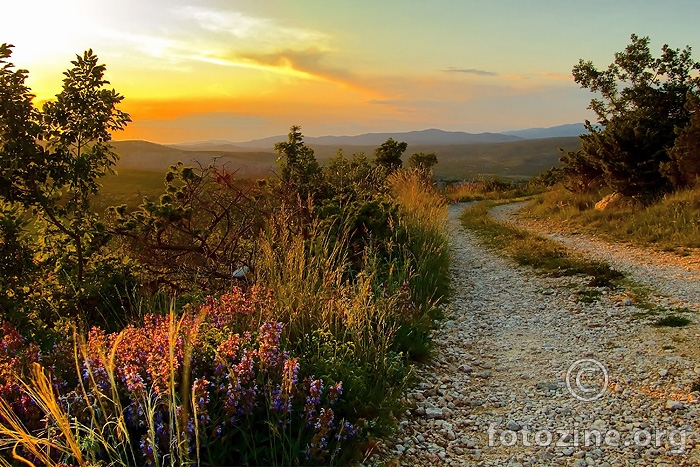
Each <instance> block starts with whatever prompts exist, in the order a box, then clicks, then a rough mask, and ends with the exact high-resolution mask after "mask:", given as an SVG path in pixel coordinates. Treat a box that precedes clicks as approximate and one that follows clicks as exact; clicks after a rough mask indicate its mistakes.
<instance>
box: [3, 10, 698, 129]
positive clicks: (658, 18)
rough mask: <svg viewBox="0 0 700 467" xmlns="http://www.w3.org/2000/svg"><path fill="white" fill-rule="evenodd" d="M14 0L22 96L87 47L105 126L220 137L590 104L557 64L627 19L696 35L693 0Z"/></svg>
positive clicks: (597, 47)
mask: <svg viewBox="0 0 700 467" xmlns="http://www.w3.org/2000/svg"><path fill="white" fill-rule="evenodd" d="M670 3H672V4H674V5H675V6H673V7H671V5H669V3H668V2H667V3H665V4H664V5H660V4H658V3H657V2H650V1H649V2H647V1H644V2H641V1H624V2H614V3H611V2H598V1H594V2H588V3H586V4H585V5H584V4H582V3H580V2H570V1H563V2H548V1H544V0H541V1H533V2H519V1H514V0H513V1H506V0H500V1H492V2H481V1H476V0H475V1H447V0H443V1H439V2H430V3H427V2H412V1H411V2H403V1H386V2H385V1H382V2H372V1H358V2H329V1H325V2H323V1H312V0H303V1H302V0H300V1H294V2H284V1H269V2H268V1H265V2H256V1H224V0H215V1H196V0H173V1H164V0H155V1H135V0H127V1H121V2H108V1H105V0H95V1H87V0H67V1H60V2H56V1H49V0H28V1H24V2H14V3H13V4H11V5H9V6H4V7H3V8H4V11H3V13H4V16H5V17H6V18H10V21H7V22H4V23H8V24H3V28H2V34H1V36H2V37H0V42H8V43H11V44H14V45H15V48H14V52H13V57H12V61H13V63H15V65H17V66H18V67H20V68H26V69H28V70H29V71H30V78H29V84H30V86H31V87H32V89H33V91H34V93H35V94H36V96H37V97H36V100H37V103H41V102H42V101H44V100H47V99H50V98H52V96H53V95H55V94H56V93H57V92H59V90H60V87H61V79H62V72H63V71H65V70H66V69H67V68H68V67H70V61H71V60H72V59H73V58H74V57H75V54H79V53H82V51H83V50H86V49H88V48H92V49H93V50H94V51H95V53H97V55H98V56H99V57H100V60H101V61H102V62H103V63H105V64H106V65H107V76H108V79H110V81H111V83H112V86H113V87H114V88H115V89H116V90H117V91H118V92H120V93H121V94H123V95H124V96H125V97H126V99H125V100H124V103H123V109H124V110H126V111H127V112H129V113H130V114H131V116H132V119H133V123H132V124H131V125H129V127H128V128H127V130H126V131H125V132H123V133H121V134H118V135H115V137H116V138H117V139H146V140H150V141H157V142H182V141H195V140H207V139H226V140H230V141H242V140H249V139H253V138H258V137H264V136H270V135H277V134H283V133H285V132H286V130H287V128H288V127H289V126H290V125H292V124H299V125H301V126H302V128H303V129H304V132H305V134H307V135H310V136H320V135H325V134H358V133H363V132H371V131H407V130H420V129H425V128H441V129H444V130H461V131H469V132H481V131H502V130H510V129H518V128H527V127H536V126H554V125H559V124H563V123H576V122H581V121H583V120H584V119H586V118H592V114H591V113H590V112H589V111H588V110H586V107H587V105H588V101H589V100H590V97H591V96H590V95H589V94H588V93H587V92H586V91H584V90H580V89H579V88H578V86H577V85H576V84H575V83H574V82H573V80H572V78H571V74H570V73H571V68H572V66H573V65H574V64H575V63H576V62H577V61H578V59H579V58H585V59H591V60H593V61H594V62H595V63H597V64H600V65H601V66H605V65H607V64H608V63H610V61H611V60H612V53H611V51H614V50H620V49H621V48H623V47H624V46H625V45H626V44H627V43H628V41H629V36H630V34H631V33H636V34H639V35H648V36H650V37H651V39H652V45H653V47H654V49H655V51H658V50H659V49H660V47H661V45H662V44H663V43H669V45H671V46H672V47H684V46H685V45H686V44H687V45H691V46H693V45H696V44H700V34H699V33H698V32H697V28H696V27H695V25H694V24H693V22H694V19H695V18H697V14H698V13H700V4H697V3H696V2H691V1H687V2H681V1H675V2H674V1H672V2H670Z"/></svg>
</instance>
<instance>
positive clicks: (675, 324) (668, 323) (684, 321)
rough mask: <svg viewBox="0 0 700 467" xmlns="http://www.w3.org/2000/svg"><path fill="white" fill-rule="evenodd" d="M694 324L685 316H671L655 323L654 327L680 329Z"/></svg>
mask: <svg viewBox="0 0 700 467" xmlns="http://www.w3.org/2000/svg"><path fill="white" fill-rule="evenodd" d="M689 324H692V321H691V320H689V319H688V318H686V317H685V316H677V315H671V316H666V317H664V318H660V319H658V320H656V321H655V322H654V326H665V327H672V328H680V327H683V326H687V325H689Z"/></svg>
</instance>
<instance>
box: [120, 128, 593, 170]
mask: <svg viewBox="0 0 700 467" xmlns="http://www.w3.org/2000/svg"><path fill="white" fill-rule="evenodd" d="M382 135H384V134H382ZM396 139H400V140H402V141H403V140H404V138H403V137H399V136H397V137H396ZM279 140H280V139H278V141H279ZM310 140H313V138H306V139H305V142H307V144H308V145H309V146H310V147H312V148H313V149H314V151H315V154H316V158H317V159H318V160H319V162H320V163H321V164H325V163H326V162H327V161H328V159H330V158H331V157H334V156H335V155H336V154H337V153H338V149H342V150H343V151H344V153H345V154H346V155H347V156H350V155H352V154H354V153H360V152H364V153H365V154H367V155H368V156H369V157H370V158H371V157H372V154H373V153H374V150H375V148H376V147H377V146H378V144H377V145H374V144H367V145H350V144H344V143H337V144H318V143H313V142H311V141H310ZM385 140H386V139H384V140H383V141H385ZM324 141H325V140H324ZM353 141H354V140H353ZM383 141H382V142H383ZM380 144H381V143H380ZM113 145H114V147H115V149H116V151H117V153H118V154H119V155H120V156H121V158H120V160H119V162H118V164H117V170H118V171H119V170H122V171H124V170H127V171H153V172H159V173H161V174H162V173H165V171H166V170H167V169H168V167H169V166H170V165H173V164H175V163H177V162H178V161H182V162H184V163H185V164H190V165H196V164H202V165H207V164H209V163H211V162H212V161H214V160H216V161H217V163H218V164H222V165H226V166H227V167H228V168H229V170H237V171H238V172H237V173H238V174H240V175H242V176H256V177H264V176H268V175H272V174H273V171H274V170H275V168H276V164H275V160H276V157H277V155H276V153H275V152H274V151H273V150H272V149H271V148H270V149H268V150H265V149H257V150H256V149H252V148H251V149H246V148H243V147H241V146H240V145H239V143H237V144H236V145H232V144H228V143H226V142H221V141H218V142H208V143H196V144H190V145H177V146H165V145H160V144H156V143H149V142H147V141H114V142H113ZM579 146H580V143H579V139H578V138H577V137H562V138H541V139H521V138H517V139H515V140H512V141H502V142H480V143H461V144H455V143H453V144H437V143H432V144H431V143H424V144H410V143H409V146H408V150H407V151H406V153H405V155H404V159H405V160H406V159H408V157H409V155H410V154H413V153H414V152H435V153H436V154H437V156H438V165H437V166H436V167H435V176H436V177H437V178H443V179H462V178H470V177H473V176H475V175H479V174H482V175H496V176H501V177H506V178H528V177H531V176H533V175H536V174H538V173H539V172H541V171H542V170H545V169H547V168H549V167H551V166H552V165H556V164H557V163H558V159H559V157H560V155H561V154H560V153H559V151H558V148H559V147H562V148H564V149H566V150H575V149H578V148H579ZM185 148H189V149H185Z"/></svg>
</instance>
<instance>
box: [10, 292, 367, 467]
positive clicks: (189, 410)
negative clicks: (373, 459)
mask: <svg viewBox="0 0 700 467" xmlns="http://www.w3.org/2000/svg"><path fill="white" fill-rule="evenodd" d="M233 294H234V295H233V297H228V296H224V297H222V298H221V299H220V300H213V299H210V300H209V301H208V302H207V305H205V306H204V307H203V308H202V309H200V310H199V311H196V312H189V313H185V314H183V315H182V316H181V317H180V318H177V317H175V315H173V314H170V316H165V317H162V316H155V315H147V316H146V317H145V318H144V323H143V326H142V327H136V326H133V325H130V326H127V327H126V328H125V329H124V330H123V331H121V332H119V333H112V334H107V333H105V332H104V331H103V330H101V329H99V328H93V329H92V330H91V331H90V334H89V336H88V338H87V340H84V341H83V340H80V339H78V340H77V341H76V347H75V363H76V365H77V367H78V368H79V369H80V375H81V380H80V381H78V382H75V383H74V385H68V384H67V383H66V382H65V381H66V380H65V379H63V376H64V375H62V374H60V372H58V371H56V370H57V369H56V368H54V371H53V372H50V373H49V375H48V378H49V379H50V380H49V379H47V376H46V374H45V372H44V370H41V369H39V367H38V363H37V362H39V361H43V360H44V359H45V358H47V356H40V354H39V351H38V348H36V347H32V346H31V345H30V346H28V347H26V348H27V349H29V353H27V352H26V351H24V352H23V349H24V348H25V346H26V343H25V342H23V339H22V338H21V336H19V334H17V333H16V331H14V330H12V329H11V328H9V327H8V326H7V325H5V328H4V330H5V337H4V339H3V344H4V345H3V346H2V348H3V349H5V350H2V351H0V362H1V363H2V365H0V368H2V369H4V370H3V372H2V373H1V374H0V377H1V378H2V379H3V381H2V382H3V384H4V386H2V388H3V391H4V393H3V395H4V396H5V397H4V398H3V400H2V402H0V413H1V414H2V416H3V420H5V423H3V424H2V426H0V440H1V441H0V449H2V450H3V451H4V452H3V454H4V455H7V454H9V452H8V448H11V447H12V444H14V443H13V441H12V440H17V441H19V446H20V447H21V449H20V450H19V453H18V454H19V455H21V456H23V457H25V458H27V459H28V460H30V461H33V462H36V461H37V460H39V461H41V462H42V463H48V464H54V463H56V462H64V463H71V462H75V463H79V462H81V461H82V463H84V460H86V459H91V460H93V461H98V460H99V459H102V460H104V459H111V460H112V461H113V462H115V461H116V462H119V463H124V464H133V463H134V461H135V462H137V463H138V464H145V465H156V466H157V465H168V464H170V465H171V464H172V462H174V460H176V459H177V461H178V462H179V463H190V462H196V463H197V464H200V463H205V464H209V465H223V464H256V465H261V464H262V465H272V464H283V465H299V464H307V463H312V464H315V463H323V464H327V463H328V462H329V461H330V462H333V461H334V459H336V458H337V457H338V454H339V453H340V448H341V447H342V446H343V445H347V444H348V443H352V442H353V440H352V438H353V437H354V435H355V434H356V433H357V426H353V425H351V424H350V423H348V422H346V421H344V420H340V419H338V418H337V417H336V415H335V414H334V409H333V408H332V407H331V406H334V405H335V404H336V403H338V401H339V399H340V398H341V396H342V394H343V384H342V382H340V381H337V382H333V383H329V382H327V381H326V382H325V384H324V381H323V380H322V379H318V378H314V377H306V378H304V377H303V373H302V372H301V370H302V368H301V367H300V363H299V361H298V359H296V358H294V357H292V356H291V355H290V354H289V353H288V352H286V351H284V350H283V349H282V347H281V345H282V343H281V335H282V329H283V326H282V325H281V324H279V323H274V322H264V323H262V325H261V326H260V328H259V330H258V332H256V333H255V334H251V333H249V332H245V333H242V334H239V333H234V332H233V328H235V326H236V323H237V322H238V319H239V316H240V315H243V316H246V315H248V314H250V313H252V312H253V313H254V312H255V311H256V310H257V309H259V308H260V307H261V306H265V301H263V302H262V303H260V302H258V300H259V299H260V297H263V300H264V297H265V294H262V295H260V294H257V295H253V296H248V297H246V296H244V295H242V294H241V292H240V291H239V290H234V292H233ZM256 297H257V298H256ZM32 349H33V350H32ZM20 352H23V353H20ZM48 358H49V359H50V358H51V356H48ZM42 381H45V382H46V383H49V386H48V388H50V387H51V385H53V387H54V388H57V389H58V394H56V393H55V392H54V391H55V389H48V393H47V392H46V391H42V390H41V388H42V384H41V382H42ZM30 382H31V384H25V383H30ZM48 413H51V414H52V416H50V417H46V415H45V414H48ZM7 420H14V423H7ZM62 423H65V424H66V425H69V426H70V427H69V428H68V429H66V428H67V427H62V426H61V424H62ZM46 430H48V431H49V432H53V433H54V435H53V436H52V437H51V438H50V439H49V440H47V441H48V443H50V444H49V446H47V447H48V449H47V452H48V459H46V458H43V459H42V458H39V459H36V455H37V452H36V451H37V450H36V449H35V446H36V444H37V441H36V437H37V436H39V437H40V436H41V433H42V432H44V431H46ZM49 459H50V461H49ZM47 461H48V462H47Z"/></svg>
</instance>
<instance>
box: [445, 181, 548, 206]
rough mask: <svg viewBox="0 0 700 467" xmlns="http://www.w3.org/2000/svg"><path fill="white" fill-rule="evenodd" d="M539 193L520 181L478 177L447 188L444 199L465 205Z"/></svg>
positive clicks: (537, 189)
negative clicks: (472, 202)
mask: <svg viewBox="0 0 700 467" xmlns="http://www.w3.org/2000/svg"><path fill="white" fill-rule="evenodd" d="M541 191H542V190H541V189H539V188H533V187H532V186H531V185H529V184H527V183H523V182H522V181H503V180H501V179H499V178H497V177H493V178H487V177H483V176H480V177H475V178H474V179H472V180H468V181H465V182H462V183H459V184H456V185H449V186H447V187H446V188H445V198H446V199H447V201H449V202H453V203H466V202H469V201H483V200H503V199H512V198H521V197H523V196H532V195H534V194H538V193H541Z"/></svg>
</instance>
